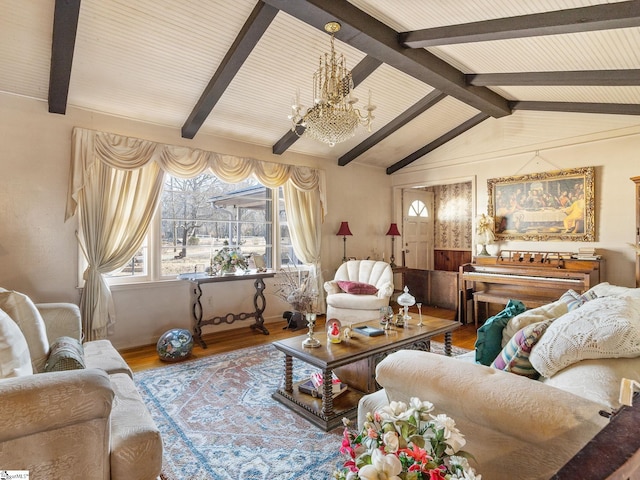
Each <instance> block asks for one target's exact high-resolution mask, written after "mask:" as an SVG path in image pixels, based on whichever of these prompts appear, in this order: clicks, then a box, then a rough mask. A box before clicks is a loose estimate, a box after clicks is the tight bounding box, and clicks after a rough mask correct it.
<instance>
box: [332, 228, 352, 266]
mask: <svg viewBox="0 0 640 480" xmlns="http://www.w3.org/2000/svg"><path fill="white" fill-rule="evenodd" d="M336 235H338V236H340V235H342V240H343V242H344V249H343V252H342V261H343V262H346V261H347V235H353V233H351V230H349V222H341V223H340V229H339V230H338V233H336Z"/></svg>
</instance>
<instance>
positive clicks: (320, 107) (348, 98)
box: [289, 22, 376, 147]
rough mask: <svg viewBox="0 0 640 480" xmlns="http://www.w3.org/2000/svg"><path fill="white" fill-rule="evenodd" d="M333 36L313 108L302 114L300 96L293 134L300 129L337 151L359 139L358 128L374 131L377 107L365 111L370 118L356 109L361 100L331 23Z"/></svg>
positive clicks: (315, 89)
mask: <svg viewBox="0 0 640 480" xmlns="http://www.w3.org/2000/svg"><path fill="white" fill-rule="evenodd" d="M324 29H325V31H326V32H327V33H330V34H331V52H330V53H325V54H324V55H321V56H320V63H319V66H318V70H316V72H315V73H314V74H313V107H311V108H309V109H307V111H306V113H304V114H303V113H302V112H303V110H304V107H303V106H302V105H301V104H300V94H299V93H296V98H295V101H294V103H293V105H292V106H291V115H289V120H291V123H292V126H291V131H293V132H295V133H296V135H298V136H301V135H302V133H299V131H298V128H299V126H301V127H303V129H304V130H303V133H307V134H308V135H309V136H310V137H312V138H314V139H315V140H318V141H320V142H323V143H327V144H329V146H331V147H333V146H334V145H335V144H336V143H340V142H344V141H345V140H348V139H349V138H351V137H353V136H354V135H355V131H356V128H357V127H358V125H364V126H366V127H367V128H368V130H369V132H370V131H371V123H372V122H373V119H374V116H373V113H372V112H373V111H374V110H375V108H376V106H375V105H372V104H371V92H369V102H368V103H367V105H366V106H365V107H364V109H365V110H366V112H367V113H366V115H362V114H361V113H360V110H358V109H357V108H355V107H354V105H355V104H356V103H358V99H357V98H355V97H354V96H353V94H352V92H353V88H354V86H353V78H352V76H351V70H349V69H347V60H346V58H345V56H344V55H343V54H340V55H339V56H338V55H337V54H336V51H335V48H334V35H335V33H336V32H338V31H340V24H339V23H338V22H329V23H327V24H326V25H325V26H324Z"/></svg>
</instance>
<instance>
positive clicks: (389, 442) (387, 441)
mask: <svg viewBox="0 0 640 480" xmlns="http://www.w3.org/2000/svg"><path fill="white" fill-rule="evenodd" d="M382 441H383V442H384V445H385V448H384V449H385V451H386V452H389V453H396V452H397V451H398V449H399V448H400V440H399V439H398V434H397V433H396V432H387V433H385V434H384V437H382Z"/></svg>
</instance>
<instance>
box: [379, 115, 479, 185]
mask: <svg viewBox="0 0 640 480" xmlns="http://www.w3.org/2000/svg"><path fill="white" fill-rule="evenodd" d="M487 118H490V116H489V115H487V114H486V113H478V114H477V115H476V116H474V117H472V118H470V119H469V120H467V121H466V122H464V123H462V124H460V125H458V126H457V127H456V128H454V129H453V130H449V131H448V132H447V133H445V134H444V135H442V136H441V137H439V138H436V139H435V140H434V141H433V142H431V143H429V144H427V145H425V146H424V147H422V148H421V149H419V150H416V151H415V152H413V153H412V154H411V155H408V156H406V157H405V158H403V159H402V160H400V161H399V162H396V163H394V164H393V165H391V166H390V167H388V168H387V175H391V174H392V173H395V172H397V171H398V170H400V169H401V168H404V167H406V166H407V165H409V164H411V163H413V162H415V161H416V160H418V159H419V158H421V157H424V156H425V155H426V154H427V153H429V152H432V151H433V150H435V149H436V148H438V147H440V146H442V145H444V144H445V143H447V142H448V141H450V140H453V139H454V138H456V137H457V136H458V135H461V134H463V133H464V132H466V131H467V130H470V129H472V128H473V127H475V126H476V125H478V124H480V123H482V122H484V121H485V120H486V119H487Z"/></svg>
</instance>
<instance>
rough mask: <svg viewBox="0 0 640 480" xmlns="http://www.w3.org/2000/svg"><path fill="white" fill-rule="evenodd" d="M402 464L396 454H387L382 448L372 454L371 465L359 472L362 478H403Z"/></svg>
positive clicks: (391, 479) (373, 479)
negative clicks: (401, 476)
mask: <svg viewBox="0 0 640 480" xmlns="http://www.w3.org/2000/svg"><path fill="white" fill-rule="evenodd" d="M400 473H402V464H401V463H400V460H398V457H396V456H395V455H385V454H384V453H382V452H381V451H380V450H374V451H373V453H372V454H371V465H365V466H364V467H362V468H361V469H360V471H359V472H358V476H359V477H360V478H361V479H362V480H401V478H400V477H399V476H398V475H399V474H400Z"/></svg>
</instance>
